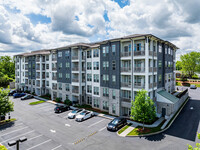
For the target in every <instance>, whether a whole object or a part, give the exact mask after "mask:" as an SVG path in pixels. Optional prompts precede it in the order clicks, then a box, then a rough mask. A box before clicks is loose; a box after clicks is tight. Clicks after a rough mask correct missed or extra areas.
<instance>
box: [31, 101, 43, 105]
mask: <svg viewBox="0 0 200 150" xmlns="http://www.w3.org/2000/svg"><path fill="white" fill-rule="evenodd" d="M44 102H46V101H36V102H31V103H29V105H37V104H41V103H44Z"/></svg>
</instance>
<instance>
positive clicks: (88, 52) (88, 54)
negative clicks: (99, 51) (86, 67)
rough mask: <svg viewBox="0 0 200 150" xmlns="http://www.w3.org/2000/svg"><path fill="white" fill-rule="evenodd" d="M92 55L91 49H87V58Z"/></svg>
mask: <svg viewBox="0 0 200 150" xmlns="http://www.w3.org/2000/svg"><path fill="white" fill-rule="evenodd" d="M91 57H92V55H91V50H89V51H87V58H91Z"/></svg>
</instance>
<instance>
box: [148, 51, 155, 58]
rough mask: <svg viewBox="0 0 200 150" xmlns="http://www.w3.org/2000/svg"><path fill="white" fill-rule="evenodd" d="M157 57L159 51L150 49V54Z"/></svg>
mask: <svg viewBox="0 0 200 150" xmlns="http://www.w3.org/2000/svg"><path fill="white" fill-rule="evenodd" d="M153 55H154V57H156V56H157V52H156V51H149V56H153Z"/></svg>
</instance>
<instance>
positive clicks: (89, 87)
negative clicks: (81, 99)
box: [87, 85, 92, 93]
mask: <svg viewBox="0 0 200 150" xmlns="http://www.w3.org/2000/svg"><path fill="white" fill-rule="evenodd" d="M87 92H88V93H92V86H91V85H87Z"/></svg>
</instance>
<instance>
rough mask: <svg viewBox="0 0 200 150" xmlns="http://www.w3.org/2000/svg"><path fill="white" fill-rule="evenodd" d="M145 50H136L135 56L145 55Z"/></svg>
mask: <svg viewBox="0 0 200 150" xmlns="http://www.w3.org/2000/svg"><path fill="white" fill-rule="evenodd" d="M144 55H145V51H134V56H144Z"/></svg>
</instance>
